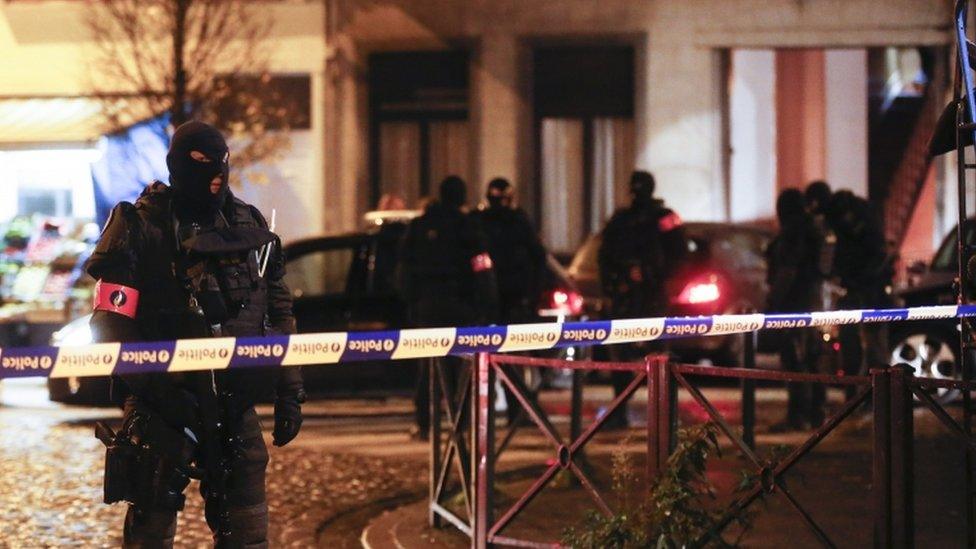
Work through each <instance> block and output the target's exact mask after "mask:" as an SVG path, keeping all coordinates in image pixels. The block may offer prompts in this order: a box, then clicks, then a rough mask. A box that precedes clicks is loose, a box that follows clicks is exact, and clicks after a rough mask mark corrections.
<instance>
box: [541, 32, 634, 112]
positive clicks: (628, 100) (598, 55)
mask: <svg viewBox="0 0 976 549" xmlns="http://www.w3.org/2000/svg"><path fill="white" fill-rule="evenodd" d="M533 82H534V83H535V94H534V97H535V113H536V116H537V117H539V118H543V117H577V116H579V117H589V116H619V117H631V116H633V115H634V48H632V47H629V46H606V47H563V48H539V49H537V50H536V51H535V71H534V75H533Z"/></svg>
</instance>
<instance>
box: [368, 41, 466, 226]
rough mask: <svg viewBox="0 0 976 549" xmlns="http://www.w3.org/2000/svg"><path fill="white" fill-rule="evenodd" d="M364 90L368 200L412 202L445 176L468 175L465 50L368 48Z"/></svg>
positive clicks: (417, 201)
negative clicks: (366, 92)
mask: <svg viewBox="0 0 976 549" xmlns="http://www.w3.org/2000/svg"><path fill="white" fill-rule="evenodd" d="M369 90H370V92H369V93H370V174H371V178H372V183H373V184H372V189H371V191H372V197H371V199H372V200H371V201H372V203H373V204H377V203H378V202H379V200H380V197H381V196H382V195H386V196H388V197H391V198H393V197H395V198H397V199H399V200H402V201H403V202H404V205H405V206H406V207H407V208H416V207H418V205H419V204H420V203H421V202H422V201H423V199H424V198H425V197H426V196H428V195H429V194H430V193H431V191H432V190H434V189H436V188H437V183H438V182H440V181H441V180H442V179H443V178H444V177H445V176H448V175H459V176H461V177H462V178H464V179H466V180H467V179H468V178H470V176H471V169H470V162H469V157H470V154H469V150H470V149H469V146H470V144H469V133H470V128H469V126H468V121H467V119H468V53H467V52H466V51H435V52H430V51H426V52H424V51H421V52H393V53H377V54H373V55H371V56H370V58H369Z"/></svg>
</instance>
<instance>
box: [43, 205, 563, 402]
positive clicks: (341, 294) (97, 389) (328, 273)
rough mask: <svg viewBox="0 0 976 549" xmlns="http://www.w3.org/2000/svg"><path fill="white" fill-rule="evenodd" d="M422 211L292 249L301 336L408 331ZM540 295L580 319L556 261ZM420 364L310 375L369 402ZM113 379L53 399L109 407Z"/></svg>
mask: <svg viewBox="0 0 976 549" xmlns="http://www.w3.org/2000/svg"><path fill="white" fill-rule="evenodd" d="M416 215H417V212H415V211H394V212H371V213H369V214H367V215H366V217H365V222H366V228H365V229H364V230H362V231H357V232H350V233H344V234H338V235H329V236H319V237H311V238H303V239H300V240H297V241H294V242H291V243H289V244H288V245H286V246H285V248H284V252H285V257H286V261H287V264H286V274H285V282H286V283H287V284H288V287H289V289H290V290H291V292H292V297H293V301H294V312H295V319H296V322H297V327H298V332H299V333H312V332H329V331H353V330H388V329H399V328H404V327H406V326H407V305H406V303H405V302H404V300H403V298H402V296H401V295H400V294H399V292H398V290H397V283H396V276H397V264H398V262H399V248H400V238H401V236H402V235H403V233H404V231H405V230H406V226H407V223H408V222H409V220H410V219H411V218H413V217H415V216H416ZM548 267H549V268H548V270H547V276H546V283H545V285H544V290H543V292H542V295H540V296H539V314H540V317H560V318H567V317H573V316H575V315H577V314H579V312H580V310H581V306H582V299H581V297H580V294H579V292H578V291H577V289H576V285H575V283H574V282H573V281H572V280H571V279H570V277H569V275H568V274H567V273H566V271H565V270H564V269H563V268H562V267H561V266H560V265H559V264H558V263H557V262H556V261H555V260H554V259H552V258H551V257H550V258H549V261H548ZM89 318H90V315H86V316H84V317H81V318H79V319H77V320H75V321H73V322H71V323H69V324H68V325H67V326H65V327H64V328H62V329H61V330H59V331H58V332H57V333H56V334H55V336H54V337H53V339H52V344H53V345H62V344H74V345H78V344H85V343H88V342H90V341H91V331H90V330H89V328H88V319H89ZM416 368H417V364H416V361H396V362H391V361H367V362H357V363H350V364H336V365H329V366H322V367H314V366H312V367H306V368H304V369H303V372H304V375H305V381H306V388H307V390H308V391H309V393H310V394H311V395H313V396H314V395H316V394H319V395H322V394H328V395H338V396H342V395H351V394H355V395H357V396H369V395H371V394H372V395H378V394H391V393H406V392H408V391H412V390H413V384H414V380H415V379H416ZM109 384H110V380H109V378H107V377H106V378H68V379H49V380H48V389H49V393H50V397H51V400H55V401H60V402H70V403H86V404H91V403H107V400H106V399H107V398H108V395H109Z"/></svg>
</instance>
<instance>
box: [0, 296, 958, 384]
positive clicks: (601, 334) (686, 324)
mask: <svg viewBox="0 0 976 549" xmlns="http://www.w3.org/2000/svg"><path fill="white" fill-rule="evenodd" d="M974 316H976V305H958V306H957V305H946V306H931V307H914V308H910V309H864V310H848V311H829V312H813V313H792V314H768V315H767V314H745V315H716V316H700V317H680V318H639V319H624V320H599V321H587V322H562V323H559V322H547V323H536V324H512V325H509V326H480V327H470V328H467V327H466V328H419V329H407V330H390V331H375V332H325V333H314V334H295V335H291V336H268V337H239V338H234V337H219V338H211V339H180V340H176V341H152V342H138V343H96V344H92V345H78V346H64V347H51V346H46V347H8V348H0V379H2V378H11V377H31V376H44V377H51V378H65V377H91V376H107V375H124V374H135V373H149V372H188V371H200V370H224V369H229V368H256V367H287V366H316V365H328V364H339V363H347V362H358V361H365V360H399V359H410V358H430V357H441V356H446V355H466V354H471V353H480V352H490V353H505V352H511V351H538V350H546V349H555V348H561V347H576V346H587V345H610V344H615V343H637V342H642V341H653V340H660V339H675V338H683V337H699V336H718V335H729V334H741V333H745V332H752V331H756V330H783V329H792V328H809V327H818V326H831V325H839V324H860V323H876V322H892V321H902V320H934V319H954V318H962V317H974Z"/></svg>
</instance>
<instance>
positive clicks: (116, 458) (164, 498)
mask: <svg viewBox="0 0 976 549" xmlns="http://www.w3.org/2000/svg"><path fill="white" fill-rule="evenodd" d="M133 423H142V425H136V426H131V425H130V426H129V427H128V428H127V429H126V430H125V431H121V432H119V433H115V432H113V431H112V429H111V428H110V427H108V426H107V425H106V424H105V423H103V422H98V423H96V425H95V436H96V437H97V438H98V439H99V440H101V441H102V443H103V444H105V446H106V450H105V483H104V501H105V503H115V502H118V501H127V502H129V503H132V504H134V505H136V506H139V507H143V508H151V509H161V510H169V511H180V510H182V509H183V504H184V502H185V497H184V496H183V489H184V488H186V485H187V484H189V473H190V472H191V470H192V469H193V468H192V467H190V466H189V465H188V464H185V461H186V459H187V457H188V456H190V455H192V452H193V444H192V442H191V441H190V440H189V439H188V438H187V437H186V436H185V435H183V434H182V433H179V432H178V431H176V430H175V429H173V428H171V427H169V426H168V425H165V424H164V423H163V422H162V421H161V420H159V419H156V418H154V417H151V416H150V417H139V418H137V420H136V421H134V422H133Z"/></svg>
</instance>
